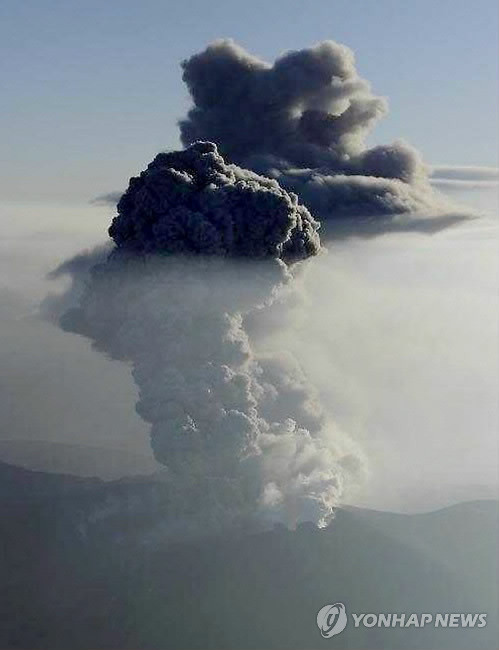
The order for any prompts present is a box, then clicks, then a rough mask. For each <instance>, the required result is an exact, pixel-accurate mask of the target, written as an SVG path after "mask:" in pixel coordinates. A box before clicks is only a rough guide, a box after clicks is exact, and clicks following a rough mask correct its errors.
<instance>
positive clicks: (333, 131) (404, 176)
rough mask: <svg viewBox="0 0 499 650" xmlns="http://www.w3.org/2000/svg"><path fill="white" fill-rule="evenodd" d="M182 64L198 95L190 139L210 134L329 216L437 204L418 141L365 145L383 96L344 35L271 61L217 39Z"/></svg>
mask: <svg viewBox="0 0 499 650" xmlns="http://www.w3.org/2000/svg"><path fill="white" fill-rule="evenodd" d="M183 69H184V74H183V79H184V81H185V83H186V84H187V86H188V88H189V91H190V94H191V97H192V100H193V102H194V107H193V108H192V109H191V110H190V111H189V113H188V116H187V118H186V119H184V120H182V121H181V122H180V129H181V137H182V141H183V143H184V144H185V145H188V144H190V143H191V142H194V141H196V140H199V139H207V140H213V141H214V142H216V143H217V145H218V147H219V149H220V151H221V153H222V155H223V156H224V157H226V159H228V160H229V161H231V162H234V163H237V164H240V165H243V166H245V167H249V168H251V169H254V170H255V171H257V172H259V173H262V174H265V175H266V176H270V177H272V178H275V179H277V180H278V181H279V183H280V184H281V185H282V186H283V187H285V188H286V189H287V190H291V191H294V192H296V193H297V194H298V196H299V197H300V199H301V200H302V201H303V202H304V203H305V204H306V205H307V207H309V208H310V209H311V210H312V212H313V213H314V214H316V215H318V216H320V217H321V218H322V219H324V220H335V219H340V218H342V217H345V216H348V217H352V216H354V217H358V218H362V217H366V216H372V215H394V214H400V213H408V212H420V213H421V212H423V213H426V214H427V213H428V212H435V207H436V205H437V204H438V200H437V197H436V195H435V194H434V193H433V192H432V190H431V188H430V186H429V183H428V179H427V174H426V169H425V167H424V166H423V164H422V162H421V159H420V157H419V155H418V153H417V152H416V151H415V150H414V149H413V148H411V147H410V146H409V145H407V144H404V143H403V142H396V143H394V144H392V145H389V146H378V147H374V148H372V149H366V148H365V138H366V136H367V135H368V133H369V132H370V131H371V129H372V128H373V126H374V125H375V123H376V122H377V121H378V120H379V119H380V118H381V117H383V115H385V114H386V112H387V104H386V102H385V100H384V99H382V98H379V97H375V96H374V95H373V94H372V92H371V90H370V86H369V84H368V83H367V82H366V81H365V80H364V79H362V78H360V77H359V75H358V74H357V71H356V69H355V61H354V55H353V53H352V51H351V50H350V49H349V48H347V47H345V46H344V45H339V44H338V43H335V42H333V41H324V42H322V43H319V44H318V45H316V46H314V47H311V48H308V49H304V50H299V51H293V52H289V53H287V54H284V55H283V56H281V57H280V58H278V59H277V60H276V61H275V63H274V64H273V65H269V64H268V63H265V62H263V61H261V60H259V59H257V58H255V57H253V56H251V55H250V54H248V53H247V52H246V51H245V50H243V49H242V48H241V47H239V46H238V45H236V44H235V43H234V42H233V41H232V40H220V41H216V42H215V43H213V44H211V45H209V46H208V47H207V48H206V49H205V50H204V51H203V52H201V53H199V54H196V55H194V56H192V57H191V58H190V59H188V60H186V61H184V63H183Z"/></svg>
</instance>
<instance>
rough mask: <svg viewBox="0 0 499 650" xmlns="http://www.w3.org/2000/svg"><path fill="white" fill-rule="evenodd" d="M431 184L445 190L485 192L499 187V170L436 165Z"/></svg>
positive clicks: (431, 172)
mask: <svg viewBox="0 0 499 650" xmlns="http://www.w3.org/2000/svg"><path fill="white" fill-rule="evenodd" d="M430 182H431V184H432V185H434V186H435V187H440V188H442V189H444V190H448V191H452V190H454V189H457V190H485V189H493V190H494V189H495V190H497V189H498V187H499V168H497V167H473V166H464V165H435V166H434V167H432V168H431V170H430Z"/></svg>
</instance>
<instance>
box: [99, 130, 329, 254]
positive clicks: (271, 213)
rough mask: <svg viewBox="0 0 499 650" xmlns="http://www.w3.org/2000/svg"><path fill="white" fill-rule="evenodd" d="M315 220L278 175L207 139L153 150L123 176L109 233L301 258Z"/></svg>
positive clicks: (143, 248) (311, 250)
mask: <svg viewBox="0 0 499 650" xmlns="http://www.w3.org/2000/svg"><path fill="white" fill-rule="evenodd" d="M318 228H319V224H318V223H317V222H316V221H315V220H314V218H313V217H312V215H311V214H310V212H309V211H308V210H307V208H305V207H304V206H303V205H300V204H299V203H298V199H297V197H296V195H295V194H293V193H292V192H287V191H286V190H284V189H283V188H282V187H281V186H280V185H279V184H278V182H277V181H275V180H271V179H269V178H265V177H264V176H259V175H258V174H255V173H254V172H251V171H248V170H246V169H241V168H240V167H237V166H235V165H228V164H226V163H225V162H224V160H223V158H222V156H221V155H220V154H219V153H218V151H217V147H216V145H215V144H213V143H212V142H195V143H194V144H193V145H191V146H190V147H188V148H187V149H185V150H183V151H174V152H169V153H160V154H158V155H157V156H156V158H155V159H154V160H153V161H152V162H151V163H150V164H149V165H148V167H147V169H146V170H145V171H143V172H141V174H140V176H138V177H134V178H132V179H130V184H129V187H128V189H127V191H126V192H125V193H124V194H123V196H122V197H121V199H120V201H119V202H118V215H117V216H116V217H115V218H114V219H113V222H112V224H111V227H110V228H109V235H110V236H111V237H112V238H113V240H114V242H115V244H116V245H117V247H118V248H120V249H125V250H128V251H134V252H139V253H162V254H164V253H167V254H175V253H177V254H199V255H219V256H230V257H245V258H257V259H261V258H274V259H281V260H283V261H284V262H286V263H290V262H295V261H298V260H303V259H305V258H307V257H310V256H311V255H315V254H316V253H317V252H318V251H319V249H320V240H319V235H318V232H317V231H318Z"/></svg>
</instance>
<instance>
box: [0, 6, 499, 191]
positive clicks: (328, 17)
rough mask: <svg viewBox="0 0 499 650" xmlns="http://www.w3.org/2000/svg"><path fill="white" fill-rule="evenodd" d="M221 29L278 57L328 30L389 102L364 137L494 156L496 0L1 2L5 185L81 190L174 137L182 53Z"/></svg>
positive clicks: (99, 187) (474, 161) (472, 159)
mask: <svg viewBox="0 0 499 650" xmlns="http://www.w3.org/2000/svg"><path fill="white" fill-rule="evenodd" d="M219 37H233V38H234V39H235V40H237V41H238V42H239V43H240V44H241V45H243V46H244V47H245V48H247V49H248V50H250V51H251V52H252V53H254V54H256V55H258V56H261V57H263V58H266V59H269V60H271V59H273V58H275V56H277V55H278V54H280V53H282V52H283V51H284V50H287V49H297V48H301V47H306V46H308V45H311V44H313V43H314V42H316V41H319V40H322V39H325V38H332V39H333V40H337V41H339V42H343V43H345V44H347V45H349V46H350V47H351V48H352V49H354V51H355V52H356V56H357V62H358V68H359V71H360V73H361V74H362V76H364V77H365V78H367V79H369V80H370V81H371V82H372V85H373V89H374V91H375V92H376V93H377V94H380V95H385V96H387V97H389V99H390V106H391V112H390V115H389V116H388V117H387V118H386V119H385V120H384V122H382V123H381V124H380V125H379V126H378V128H377V130H376V132H375V134H374V136H373V137H372V138H371V141H372V142H389V141H392V140H394V139H395V138H397V137H403V138H405V139H407V140H408V141H410V142H412V143H413V144H414V145H415V146H416V147H417V148H419V149H420V150H421V151H422V152H423V154H424V157H425V159H426V160H427V161H428V162H430V163H451V164H468V165H497V162H498V160H497V159H498V151H497V150H498V136H497V112H498V111H497V108H498V62H499V58H498V6H497V0H309V1H308V2H305V1H304V0H301V1H299V2H298V1H296V0H274V1H273V2H269V1H268V0H266V1H264V0H253V1H252V2H242V0H232V1H228V0H218V1H217V2H216V3H214V2H211V3H210V2H206V0H190V1H185V2H172V1H169V0H142V2H137V0H133V1H132V0H120V1H118V0H107V1H105V0H104V1H103V0H99V1H97V0H22V1H19V0H3V1H2V3H1V6H0V43H1V45H0V48H1V50H2V52H1V57H0V78H1V85H2V90H1V93H2V102H1V106H0V114H1V120H0V138H1V141H2V154H3V155H2V161H1V165H2V166H1V169H0V193H1V195H2V196H3V198H5V199H12V200H16V199H34V200H36V199H42V198H43V199H50V200H61V201H66V200H75V201H80V200H87V199H90V198H92V197H94V196H96V195H98V194H101V193H103V192H106V191H111V190H116V189H121V188H122V187H124V186H125V185H126V182H127V180H128V177H129V176H130V175H131V174H133V173H135V172H137V171H138V170H139V169H140V168H142V167H143V165H144V164H145V163H147V162H148V161H149V160H150V159H151V157H152V156H153V155H154V154H155V153H156V152H157V151H159V150H161V149H164V148H167V147H171V146H176V145H177V144H178V131H177V127H176V120H177V119H178V118H179V117H181V116H182V115H183V114H184V113H185V110H186V108H187V106H188V97H187V93H186V90H185V88H184V85H183V83H182V80H181V72H180V68H179V63H180V61H181V60H182V59H183V58H185V57H187V56H189V55H190V54H192V53H193V52H195V51H198V50H200V49H202V48H203V47H204V46H205V45H206V44H207V43H208V42H210V41H212V40H214V39H215V38H219Z"/></svg>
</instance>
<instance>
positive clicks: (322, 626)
mask: <svg viewBox="0 0 499 650" xmlns="http://www.w3.org/2000/svg"><path fill="white" fill-rule="evenodd" d="M347 621H348V619H347V612H346V609H345V605H344V604H343V603H335V604H334V605H324V607H323V608H322V609H320V610H319V613H318V614H317V627H318V628H319V630H320V631H321V635H322V637H323V638H324V639H330V638H331V637H332V636H335V634H339V633H340V632H343V630H344V629H345V628H346V626H347Z"/></svg>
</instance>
